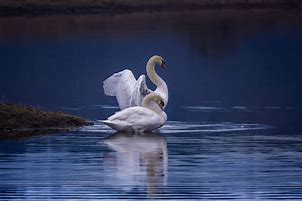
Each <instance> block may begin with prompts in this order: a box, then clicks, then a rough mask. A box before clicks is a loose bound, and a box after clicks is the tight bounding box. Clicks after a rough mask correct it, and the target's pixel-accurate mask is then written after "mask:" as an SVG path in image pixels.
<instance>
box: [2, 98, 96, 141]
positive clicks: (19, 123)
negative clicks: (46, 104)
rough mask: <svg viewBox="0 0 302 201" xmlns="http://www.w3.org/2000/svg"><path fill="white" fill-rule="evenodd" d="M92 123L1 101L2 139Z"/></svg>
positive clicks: (59, 113) (65, 129) (74, 117)
mask: <svg viewBox="0 0 302 201" xmlns="http://www.w3.org/2000/svg"><path fill="white" fill-rule="evenodd" d="M89 124H91V123H90V122H89V121H87V120H85V119H82V118H80V117H76V116H72V115H68V114H65V113H63V112H46V111H42V110H40V109H37V108H32V107H27V106H20V105H14V104H9V103H0V139H3V138H8V137H22V136H29V135H39V134H46V133H51V132H58V131H68V130H70V129H73V128H76V127H80V126H85V125H89Z"/></svg>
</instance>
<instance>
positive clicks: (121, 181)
mask: <svg viewBox="0 0 302 201" xmlns="http://www.w3.org/2000/svg"><path fill="white" fill-rule="evenodd" d="M104 143H105V144H107V145H108V146H109V148H111V149H112V150H114V151H115V152H109V153H107V154H105V156H104V163H103V165H104V168H103V169H104V171H105V175H106V176H105V181H104V182H105V183H106V184H108V185H110V186H112V185H113V186H115V187H119V188H122V189H123V190H126V191H132V190H135V191H137V190H144V189H146V190H147V192H148V194H149V195H151V196H152V195H156V194H160V193H161V191H162V189H163V188H162V187H163V186H165V185H166V182H167V160H168V158H167V143H166V139H165V137H163V136H162V135H161V134H159V133H146V134H143V135H136V134H129V133H116V134H114V135H112V136H110V137H108V138H106V139H104Z"/></svg>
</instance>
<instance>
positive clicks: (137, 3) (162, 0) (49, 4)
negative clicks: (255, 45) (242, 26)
mask: <svg viewBox="0 0 302 201" xmlns="http://www.w3.org/2000/svg"><path fill="white" fill-rule="evenodd" d="M301 5H302V3H301V1H300V0H26V1H18V0H1V1H0V15H19V14H34V15H41V14H58V13H64V14H69V13H70V14H72V13H104V12H110V13H111V12H127V11H138V10H187V9H225V8H235V9H236V8H237V9H259V8H282V9H298V8H301Z"/></svg>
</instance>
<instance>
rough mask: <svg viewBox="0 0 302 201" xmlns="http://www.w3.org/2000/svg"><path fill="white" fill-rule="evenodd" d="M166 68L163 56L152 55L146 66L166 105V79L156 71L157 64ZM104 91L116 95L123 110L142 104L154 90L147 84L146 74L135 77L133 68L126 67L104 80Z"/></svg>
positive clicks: (157, 91) (106, 93)
mask: <svg viewBox="0 0 302 201" xmlns="http://www.w3.org/2000/svg"><path fill="white" fill-rule="evenodd" d="M156 65H159V66H161V67H163V68H166V63H165V60H164V59H163V58H162V57H161V56H157V55H155V56H152V57H151V58H150V59H149V60H148V62H147V66H146V70H147V75H148V77H149V78H150V80H151V81H152V82H153V83H154V84H155V85H156V86H157V88H156V89H155V91H154V92H155V93H156V94H158V95H159V96H160V97H162V99H163V102H164V107H165V106H166V105H167V103H168V87H167V85H166V83H165V81H164V80H163V79H162V78H161V77H160V76H159V75H158V74H157V73H156V71H155V66H156ZM103 89H104V93H105V95H107V96H115V97H116V99H117V102H118V104H119V107H120V109H121V110H123V109H125V108H129V107H132V106H142V101H143V98H144V97H145V96H146V95H147V94H149V93H150V92H152V90H150V89H149V88H148V87H147V85H146V76H145V75H141V76H140V77H139V78H138V79H137V80H136V79H135V77H134V75H133V73H132V71H131V70H128V69H125V70H123V71H120V72H118V73H114V74H113V75H111V76H110V77H109V78H107V79H106V80H105V81H104V82H103Z"/></svg>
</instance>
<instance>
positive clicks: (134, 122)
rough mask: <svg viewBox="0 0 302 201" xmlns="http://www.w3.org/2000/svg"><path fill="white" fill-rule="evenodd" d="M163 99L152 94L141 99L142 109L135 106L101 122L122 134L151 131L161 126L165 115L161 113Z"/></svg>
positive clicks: (165, 118)
mask: <svg viewBox="0 0 302 201" xmlns="http://www.w3.org/2000/svg"><path fill="white" fill-rule="evenodd" d="M163 107H164V102H163V99H162V98H161V97H160V96H159V95H158V94H156V93H154V92H152V93H150V94H148V95H147V96H145V98H144V99H143V107H141V106H135V107H130V108H126V109H124V110H122V111H119V112H117V113H115V114H114V115H112V116H110V117H109V118H108V120H103V121H101V122H103V123H105V124H106V125H108V126H110V127H111V128H113V129H114V130H117V131H124V132H133V131H134V132H145V131H152V130H155V129H157V128H159V127H161V126H163V125H164V124H165V123H166V121H167V115H166V113H165V112H164V111H163Z"/></svg>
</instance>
